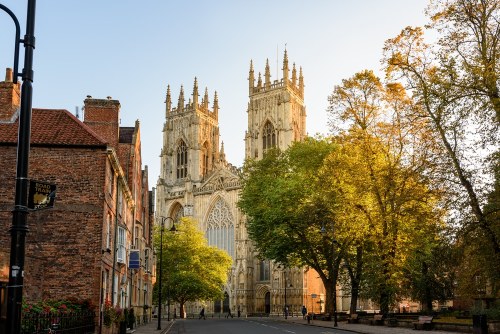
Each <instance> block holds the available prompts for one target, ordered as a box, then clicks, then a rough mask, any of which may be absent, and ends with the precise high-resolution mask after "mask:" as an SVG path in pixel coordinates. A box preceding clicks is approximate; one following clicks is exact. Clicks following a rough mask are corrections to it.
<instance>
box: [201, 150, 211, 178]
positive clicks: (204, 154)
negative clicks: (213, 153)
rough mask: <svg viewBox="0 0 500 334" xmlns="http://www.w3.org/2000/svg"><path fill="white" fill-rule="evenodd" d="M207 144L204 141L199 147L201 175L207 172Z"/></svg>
mask: <svg viewBox="0 0 500 334" xmlns="http://www.w3.org/2000/svg"><path fill="white" fill-rule="evenodd" d="M208 156H209V153H208V144H207V142H205V143H204V144H203V147H202V149H201V175H203V176H205V175H207V173H208Z"/></svg>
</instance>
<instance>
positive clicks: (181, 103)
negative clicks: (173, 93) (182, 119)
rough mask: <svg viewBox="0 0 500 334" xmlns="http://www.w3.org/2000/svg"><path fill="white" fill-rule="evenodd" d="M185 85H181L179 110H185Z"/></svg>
mask: <svg viewBox="0 0 500 334" xmlns="http://www.w3.org/2000/svg"><path fill="white" fill-rule="evenodd" d="M184 102H185V100H184V86H182V85H181V92H180V93H179V101H178V102H177V112H183V111H184Z"/></svg>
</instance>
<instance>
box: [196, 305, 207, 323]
mask: <svg viewBox="0 0 500 334" xmlns="http://www.w3.org/2000/svg"><path fill="white" fill-rule="evenodd" d="M201 318H203V320H207V318H206V317H205V308H204V307H203V308H202V309H201V311H200V317H199V318H198V320H200V319H201Z"/></svg>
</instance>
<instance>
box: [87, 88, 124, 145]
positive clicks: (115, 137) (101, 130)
mask: <svg viewBox="0 0 500 334" xmlns="http://www.w3.org/2000/svg"><path fill="white" fill-rule="evenodd" d="M84 103H85V106H84V109H85V120H84V123H85V124H87V125H88V126H89V127H91V128H92V130H94V131H95V132H96V133H97V134H98V135H99V136H101V137H102V138H103V139H104V140H106V142H107V143H108V145H109V146H111V147H114V148H115V149H118V141H119V135H120V125H119V117H120V102H119V101H118V100H112V99H111V97H110V96H108V97H107V98H106V99H94V98H92V97H91V96H90V97H89V96H87V98H86V99H85V101H84Z"/></svg>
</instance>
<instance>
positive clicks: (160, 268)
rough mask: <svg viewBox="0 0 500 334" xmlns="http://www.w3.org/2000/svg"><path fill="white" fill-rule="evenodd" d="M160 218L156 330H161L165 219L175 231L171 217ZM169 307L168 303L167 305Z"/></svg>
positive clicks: (168, 315) (171, 230)
mask: <svg viewBox="0 0 500 334" xmlns="http://www.w3.org/2000/svg"><path fill="white" fill-rule="evenodd" d="M160 218H161V226H160V265H159V266H158V267H159V268H158V269H159V273H158V327H157V330H161V309H162V296H161V290H162V284H161V282H162V271H163V270H162V263H163V230H164V229H165V221H167V220H169V219H170V220H171V221H172V227H171V228H170V232H175V231H176V228H175V221H174V219H173V218H171V217H160ZM168 307H169V308H170V305H168ZM167 313H168V314H167V321H170V309H167Z"/></svg>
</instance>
